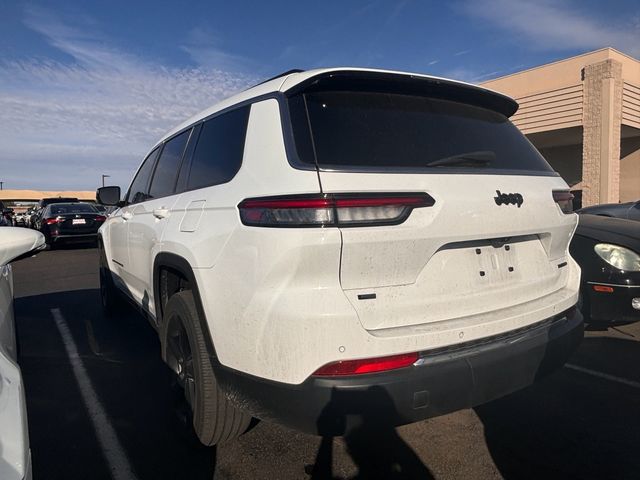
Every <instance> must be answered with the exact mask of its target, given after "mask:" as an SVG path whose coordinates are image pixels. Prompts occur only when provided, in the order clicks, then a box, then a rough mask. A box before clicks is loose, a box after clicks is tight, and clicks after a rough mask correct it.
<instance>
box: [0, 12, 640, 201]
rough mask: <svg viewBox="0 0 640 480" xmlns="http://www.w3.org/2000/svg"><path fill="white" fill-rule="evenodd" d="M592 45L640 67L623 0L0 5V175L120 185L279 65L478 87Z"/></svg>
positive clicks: (11, 184)
mask: <svg viewBox="0 0 640 480" xmlns="http://www.w3.org/2000/svg"><path fill="white" fill-rule="evenodd" d="M605 46H613V47H615V48H617V49H619V50H621V51H622V52H624V53H627V54H630V55H633V56H635V57H636V58H639V57H640V8H638V2H637V0H628V1H625V0H619V1H609V2H601V1H595V0H582V1H580V0H556V1H551V0H542V1H531V0H454V1H450V2H441V1H418V0H414V1H386V0H374V1H355V0H354V1H347V0H342V1H333V0H325V1H323V2H309V1H287V2H285V1H271V2H257V1H256V2H249V1H240V0H235V1H233V2H217V1H191V2H188V3H187V2H184V3H181V2H164V1H160V0H154V1H137V2H132V1H128V2H122V1H114V0H112V1H94V2H72V1H58V2H56V3H55V6H52V2H8V1H5V0H0V145H2V147H3V148H2V149H0V180H2V181H4V182H5V188H41V189H45V188H47V189H88V190H92V189H94V188H95V187H96V186H97V185H98V183H99V182H100V175H101V174H102V173H104V174H109V175H111V176H112V179H111V180H112V182H113V183H115V184H120V185H122V186H123V187H124V186H126V185H127V184H128V182H129V180H130V177H131V175H132V172H133V171H134V170H135V168H136V167H137V165H138V164H139V162H140V161H141V159H142V156H144V154H145V153H146V152H147V151H148V149H149V148H150V147H151V146H152V145H153V143H154V142H156V141H157V140H158V138H159V137H161V136H162V134H163V133H164V132H165V131H167V130H169V129H170V128H171V127H173V126H174V125H176V124H177V123H180V122H181V121H183V120H184V119H186V118H187V117H189V116H191V115H192V114H194V113H196V112H198V111H200V110H202V109H204V108H206V107H208V106H210V105H212V104H214V103H216V101H218V100H220V99H221V98H224V97H226V96H229V95H231V94H233V93H234V92H237V91H238V90H242V89H243V88H245V87H247V86H249V85H251V84H253V83H256V82H258V81H260V80H262V79H264V78H267V77H269V76H273V75H275V74H277V73H279V72H282V71H285V70H288V69H291V68H303V69H308V68H314V67H321V66H345V65H348V66H366V67H378V68H389V69H399V70H408V71H414V72H420V73H428V74H434V75H440V76H445V77H451V78H457V79H462V80H466V81H470V82H476V83H477V82H482V81H483V80H487V79H490V78H493V77H497V76H502V75H506V74H509V73H512V72H515V71H518V70H522V69H525V68H529V67H532V66H536V65H540V64H544V63H548V62H551V61H554V60H558V59H562V58H565V57H568V56H573V55H577V54H580V53H583V52H586V51H590V50H595V49H598V48H602V47H605Z"/></svg>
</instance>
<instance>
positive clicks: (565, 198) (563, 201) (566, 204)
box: [553, 190, 573, 213]
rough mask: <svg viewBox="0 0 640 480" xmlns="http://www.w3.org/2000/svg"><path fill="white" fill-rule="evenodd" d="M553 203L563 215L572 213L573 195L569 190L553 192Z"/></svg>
mask: <svg viewBox="0 0 640 480" xmlns="http://www.w3.org/2000/svg"><path fill="white" fill-rule="evenodd" d="M553 201H554V202H556V203H557V204H558V206H559V207H560V210H562V212H563V213H573V193H571V192H570V191H569V190H554V191H553Z"/></svg>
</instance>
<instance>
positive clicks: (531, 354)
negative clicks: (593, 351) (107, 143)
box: [98, 68, 582, 445]
mask: <svg viewBox="0 0 640 480" xmlns="http://www.w3.org/2000/svg"><path fill="white" fill-rule="evenodd" d="M517 107H518V105H517V103H516V102H515V101H514V100H512V99H510V98H508V97H506V96H504V95H501V94H499V93H496V92H492V91H489V90H486V89H483V88H479V87H477V86H473V85H469V84H465V83H461V82H456V81H451V80H445V79H441V78H433V77H428V76H424V75H416V74H408V73H401V72H390V71H380V70H365V69H344V68H340V69H322V70H314V71H307V72H302V71H292V72H287V73H286V74H283V75H282V76H280V77H277V78H275V79H272V80H269V81H266V82H264V83H262V84H260V85H257V86H255V87H253V88H250V89H248V90H246V91H244V92H242V93H240V94H238V95H235V96H234V97H232V98H229V99H227V100H225V101H223V102H221V103H219V104H218V105H216V106H214V107H212V108H210V109H208V110H206V111H204V112H202V113H200V114H199V115H197V116H195V117H193V118H191V119H190V120H187V121H186V122H184V123H183V124H182V125H180V126H178V127H176V128H175V129H173V130H172V131H170V132H169V133H168V134H167V135H166V136H165V137H164V138H162V140H161V141H160V142H158V144H157V145H156V146H154V147H153V149H152V150H151V153H149V155H148V156H147V157H146V158H145V160H144V161H143V162H142V165H141V166H140V168H139V169H138V171H137V173H136V175H135V177H134V179H133V181H132V183H131V185H130V187H129V190H128V191H127V192H126V194H125V196H124V199H123V200H120V189H119V188H118V187H105V188H102V189H99V190H98V199H99V201H100V202H101V203H104V204H108V205H118V206H119V207H120V209H119V210H117V211H116V212H115V213H114V214H113V215H112V216H110V217H109V218H108V220H107V221H106V222H105V224H104V225H103V226H102V227H101V228H100V232H99V240H100V242H99V245H100V254H101V265H100V273H101V276H100V278H101V292H102V300H103V305H104V307H105V309H106V310H107V311H112V310H113V308H114V307H115V306H116V305H117V302H118V300H119V298H120V297H119V295H116V294H117V293H124V294H125V295H126V296H127V297H129V298H130V299H131V300H133V302H134V303H135V304H137V305H138V306H139V307H140V308H141V309H142V311H143V312H144V313H145V314H146V315H147V317H148V318H149V320H150V321H151V323H152V324H153V326H154V327H155V328H156V329H157V331H158V334H159V336H160V342H161V345H162V356H163V359H164V360H165V361H166V363H167V364H168V365H169V366H170V367H171V369H172V370H174V371H175V373H176V375H177V378H178V379H179V383H180V384H181V385H182V386H183V387H184V394H185V397H186V400H187V402H188V404H189V405H190V407H191V411H192V413H193V425H194V427H195V431H196V433H197V434H198V436H199V438H200V440H201V441H202V442H203V443H204V444H208V445H213V444H215V443H217V442H220V441H224V440H227V439H230V438H233V437H235V436H237V435H239V434H241V433H242V432H243V431H244V430H245V429H246V428H247V425H248V423H249V421H250V418H251V417H252V416H253V417H257V418H261V419H266V420H273V421H278V422H281V423H284V424H287V425H290V426H293V427H295V428H298V429H301V430H303V431H307V432H319V433H322V434H341V433H344V432H345V431H346V430H347V429H349V428H351V427H352V426H353V425H356V424H358V422H361V421H362V419H363V417H364V418H366V419H367V421H371V419H372V418H380V419H381V418H383V417H385V418H386V420H385V421H387V422H389V421H391V422H393V424H397V425H400V424H404V423H409V422H415V421H418V420H421V419H424V418H428V417H431V416H435V415H441V414H444V413H448V412H451V411H454V410H457V409H461V408H466V407H470V406H473V405H477V404H480V403H482V402H486V401H489V400H491V399H494V398H497V397H500V396H502V395H505V394H507V393H510V392H512V391H514V390H517V389H519V388H522V387H525V386H527V385H529V384H531V383H532V382H533V381H534V380H535V379H537V378H538V377H540V376H541V375H543V374H545V373H547V372H549V371H551V370H553V369H555V368H558V367H559V366H561V365H562V364H563V363H564V362H565V361H566V359H567V358H568V357H569V355H570V354H571V353H572V351H573V350H574V349H575V347H576V346H577V344H578V343H579V341H580V339H581V338H582V316H581V314H580V312H579V311H577V310H576V308H575V305H576V302H577V299H578V289H579V277H580V270H579V267H578V266H577V264H576V263H575V262H574V260H573V259H572V258H571V257H570V255H569V251H568V245H569V241H570V239H571V237H572V234H573V232H574V230H575V228H576V223H577V216H576V215H575V214H574V213H571V195H570V193H569V191H568V187H567V184H566V183H565V182H564V181H563V180H562V178H560V176H559V175H558V174H557V173H555V172H554V171H553V170H552V169H551V167H550V166H549V165H548V164H547V162H546V161H545V160H544V158H542V156H541V155H540V154H539V153H538V152H537V151H536V149H535V148H534V147H533V146H532V145H531V144H530V143H529V142H528V141H527V140H526V138H525V137H524V136H523V135H522V134H521V133H520V132H519V131H518V129H517V128H516V127H515V126H514V125H513V124H512V123H511V122H510V121H509V120H508V118H509V117H510V116H511V115H512V114H513V113H514V112H515V111H516V110H517Z"/></svg>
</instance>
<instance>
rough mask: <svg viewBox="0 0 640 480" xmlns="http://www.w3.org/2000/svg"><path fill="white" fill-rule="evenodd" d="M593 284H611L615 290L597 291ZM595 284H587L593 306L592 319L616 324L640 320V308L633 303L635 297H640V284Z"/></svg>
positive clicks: (606, 284) (597, 283) (591, 305)
mask: <svg viewBox="0 0 640 480" xmlns="http://www.w3.org/2000/svg"><path fill="white" fill-rule="evenodd" d="M593 284H596V285H605V286H610V287H612V288H613V292H610V293H609V292H595V291H594V290H593ZM593 284H587V285H586V287H587V289H588V292H589V302H590V307H591V312H590V313H591V315H590V317H591V318H590V321H592V322H602V323H611V324H615V323H628V322H637V321H639V320H640V310H639V309H636V308H633V305H632V302H633V299H634V298H639V299H640V285H616V284H608V283H599V282H593Z"/></svg>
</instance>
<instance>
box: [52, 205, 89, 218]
mask: <svg viewBox="0 0 640 480" xmlns="http://www.w3.org/2000/svg"><path fill="white" fill-rule="evenodd" d="M47 208H48V209H49V213H50V214H51V215H65V214H67V213H97V212H98V211H97V210H96V209H95V208H94V207H93V206H92V205H89V204H88V203H61V204H59V205H56V204H54V205H49V206H48V207H47Z"/></svg>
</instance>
